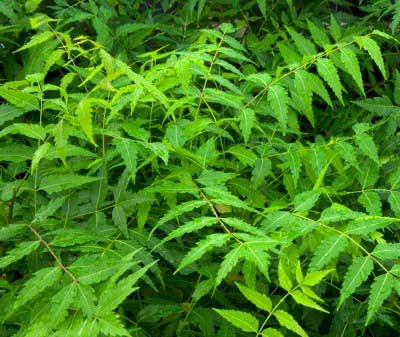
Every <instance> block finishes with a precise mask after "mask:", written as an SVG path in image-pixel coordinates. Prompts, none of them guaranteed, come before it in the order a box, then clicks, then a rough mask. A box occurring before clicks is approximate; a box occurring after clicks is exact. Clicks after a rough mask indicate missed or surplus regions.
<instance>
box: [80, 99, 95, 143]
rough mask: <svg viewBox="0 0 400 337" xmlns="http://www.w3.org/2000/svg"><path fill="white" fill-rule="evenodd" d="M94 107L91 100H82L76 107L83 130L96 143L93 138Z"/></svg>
mask: <svg viewBox="0 0 400 337" xmlns="http://www.w3.org/2000/svg"><path fill="white" fill-rule="evenodd" d="M92 113H93V107H92V103H91V101H89V100H85V99H84V100H82V101H80V102H79V103H78V106H77V107H76V114H77V115H78V122H79V125H80V127H81V129H82V131H83V132H84V133H85V134H86V136H87V137H88V139H89V141H90V142H91V143H92V144H93V145H96V142H95V141H94V138H93V121H92Z"/></svg>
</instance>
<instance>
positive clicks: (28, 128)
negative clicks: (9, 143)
mask: <svg viewBox="0 0 400 337" xmlns="http://www.w3.org/2000/svg"><path fill="white" fill-rule="evenodd" d="M8 134H18V135H22V136H26V137H29V138H33V139H39V140H44V139H45V138H46V130H45V129H44V128H43V127H42V126H41V125H39V124H24V123H14V124H11V125H10V126H8V127H6V128H4V129H3V130H1V132H0V137H4V136H6V135H8Z"/></svg>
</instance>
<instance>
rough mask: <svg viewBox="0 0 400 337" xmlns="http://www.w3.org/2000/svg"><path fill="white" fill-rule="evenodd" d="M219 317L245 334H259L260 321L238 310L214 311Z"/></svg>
mask: <svg viewBox="0 0 400 337" xmlns="http://www.w3.org/2000/svg"><path fill="white" fill-rule="evenodd" d="M214 310H215V311H216V312H217V313H218V314H219V315H221V316H222V317H223V318H225V319H226V320H227V321H228V322H230V323H232V324H233V325H234V326H236V327H237V328H239V329H241V330H243V331H245V332H257V331H258V326H259V323H258V320H257V318H255V317H254V316H253V315H251V314H249V313H247V312H243V311H237V310H226V309H214Z"/></svg>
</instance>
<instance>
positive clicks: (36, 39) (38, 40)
mask: <svg viewBox="0 0 400 337" xmlns="http://www.w3.org/2000/svg"><path fill="white" fill-rule="evenodd" d="M54 37H55V35H54V33H53V32H51V31H49V30H46V31H44V32H41V33H38V34H35V35H33V36H32V37H31V39H30V40H29V42H28V43H26V44H24V45H23V46H22V47H21V48H19V49H17V50H16V52H19V51H22V50H25V49H29V48H32V47H34V46H37V45H39V44H42V43H43V42H46V41H47V40H50V39H51V38H54Z"/></svg>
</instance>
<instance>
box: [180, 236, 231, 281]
mask: <svg viewBox="0 0 400 337" xmlns="http://www.w3.org/2000/svg"><path fill="white" fill-rule="evenodd" d="M231 237H232V236H231V235H230V234H210V235H207V236H206V237H205V239H203V240H200V241H198V242H197V246H196V247H194V248H192V249H191V250H190V251H189V253H187V255H186V256H185V257H184V258H183V259H182V261H181V263H180V264H179V267H178V268H177V269H176V270H175V272H174V274H176V273H178V272H179V271H180V270H182V269H183V268H185V267H186V266H188V265H190V264H192V263H193V262H195V261H197V260H199V259H200V258H201V257H202V256H203V255H204V254H205V253H207V252H208V251H210V250H212V249H213V248H215V247H222V246H223V245H224V244H225V243H227V242H228V241H229V240H230V239H231Z"/></svg>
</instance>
